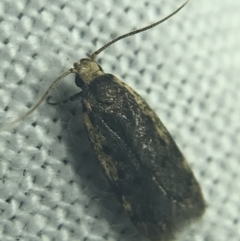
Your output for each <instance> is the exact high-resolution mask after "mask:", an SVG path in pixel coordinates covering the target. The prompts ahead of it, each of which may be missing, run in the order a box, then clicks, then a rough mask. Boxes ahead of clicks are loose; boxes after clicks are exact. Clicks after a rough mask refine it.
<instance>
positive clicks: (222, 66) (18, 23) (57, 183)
mask: <svg viewBox="0 0 240 241" xmlns="http://www.w3.org/2000/svg"><path fill="white" fill-rule="evenodd" d="M182 3H183V1H179V0H178V1H177V0H171V1H166V0H162V1H147V0H146V1H137V2H136V3H135V2H134V4H133V1H117V0H116V1H114V0H106V1H102V2H99V1H96V0H93V1H83V0H82V1H81V0H72V1H66V0H59V1H56V0H55V1H51V2H50V1H46V0H42V1H33V0H28V1H27V0H19V1H11V0H1V2H0V20H1V21H0V69H1V70H0V97H1V98H0V121H1V124H4V123H7V122H9V121H10V120H13V119H14V118H16V117H18V116H19V114H22V113H24V112H26V111H27V110H28V108H29V107H30V106H32V105H33V104H34V103H36V101H37V100H38V98H39V97H40V96H41V94H42V93H43V92H44V91H45V90H46V88H47V87H48V85H49V84H50V83H51V82H52V81H53V80H54V79H55V78H56V77H58V76H59V75H60V74H61V73H62V72H63V71H65V70H67V69H68V68H70V67H71V66H72V64H73V62H76V61H78V60H79V59H80V58H84V57H86V54H89V53H91V52H92V51H94V50H96V49H97V48H99V47H101V46H102V45H103V44H105V43H106V42H108V41H109V40H111V39H112V37H115V36H118V35H120V34H123V33H126V32H128V31H130V30H132V29H134V28H137V27H143V26H145V25H147V24H149V23H151V22H154V21H156V20H158V19H160V18H162V17H165V16H166V15H167V14H169V13H170V12H172V11H173V10H175V9H176V8H177V7H179V6H180V5H181V4H182ZM239 9H240V2H239V1H227V0H222V1H208V0H201V1H197V0H195V1H191V2H190V3H189V4H188V5H187V6H186V7H185V9H183V10H182V11H181V12H180V13H178V14H177V15H176V16H174V17H173V18H172V19H171V20H169V21H167V22H166V23H164V24H163V25H161V26H158V27H156V28H155V29H152V30H150V31H148V32H145V33H141V34H139V35H137V36H133V37H130V38H128V39H125V40H123V41H121V42H119V43H117V44H115V45H114V46H113V47H111V48H109V49H108V50H106V51H105V52H104V53H102V54H101V55H100V56H99V60H100V63H101V66H102V67H103V69H104V70H105V72H106V73H112V74H114V75H116V76H117V77H119V78H120V79H122V80H123V81H125V82H126V83H128V84H129V85H130V86H132V87H133V88H134V89H135V90H136V91H137V92H138V93H139V94H141V95H142V96H143V97H144V98H145V99H146V100H147V102H148V103H149V104H150V105H151V106H152V107H153V109H154V110H156V112H157V113H158V115H159V116H160V117H161V120H162V121H163V123H164V124H165V125H166V127H167V129H168V130H169V131H170V132H171V134H172V135H173V137H174V139H175V140H176V142H177V143H178V145H179V147H180V149H181V150H182V152H183V153H184V155H185V156H186V157H187V159H188V161H189V163H190V165H191V167H192V169H193V171H194V173H195V175H196V177H197V179H198V181H199V182H200V185H201V187H202V190H203V193H204V196H205V199H206V202H207V205H208V208H207V211H206V214H205V215H204V217H203V219H202V220H201V221H199V222H197V223H195V224H194V225H193V226H192V227H189V228H186V230H185V231H184V232H183V233H182V234H181V235H180V236H179V238H178V240H184V241H193V240H194V241H203V240H205V241H215V240H216V241H226V240H233V241H235V240H236V241H237V240H239V237H240V221H239V214H240V205H239V203H240V195H239V193H240V175H239V169H240V158H239V156H240V155H239V143H240V135H239V132H240V121H239V119H240V111H239V99H240V94H239V89H240V81H239V74H240V71H239V66H240V54H239V49H240V31H239V29H240V14H239ZM73 80H74V76H69V77H67V78H66V80H65V81H62V84H60V85H59V86H58V87H57V88H56V89H55V91H53V92H52V94H51V95H52V96H53V99H54V100H57V101H61V100H63V99H66V98H67V97H68V96H70V95H72V94H74V93H77V92H78V91H79V90H78V88H77V87H76V86H75V85H74V81H73ZM80 106H81V105H80V101H75V102H72V103H68V104H66V105H64V106H58V107H54V106H49V105H47V104H46V103H44V104H43V105H42V106H41V107H40V108H39V109H38V110H37V111H35V112H34V113H33V114H32V115H31V116H30V117H28V118H27V119H26V120H24V121H23V122H21V123H20V124H19V125H17V126H16V127H15V128H14V130H12V131H10V132H1V133H0V141H1V144H0V157H1V158H0V237H1V238H0V239H1V240H3V241H12V240H24V241H35V240H36V241H39V240H43V241H48V240H57V241H65V240H71V241H75V240H76V241H77V240H90V241H93V240H124V241H130V240H144V238H142V236H141V235H139V234H138V233H137V230H136V229H135V228H134V226H133V225H132V224H131V222H130V221H129V218H128V216H127V215H125V214H124V213H123V212H122V209H121V207H120V205H119V204H118V201H117V199H116V197H115V195H114V193H112V191H111V188H109V186H108V183H107V182H106V181H105V180H104V177H103V176H102V173H101V171H100V168H99V165H98V163H97V162H96V160H95V159H94V158H93V157H92V156H93V155H92V151H91V149H90V148H89V144H88V143H87V138H86V133H85V132H84V130H83V128H82V123H81V118H80V117H81V111H82V110H81V108H80Z"/></svg>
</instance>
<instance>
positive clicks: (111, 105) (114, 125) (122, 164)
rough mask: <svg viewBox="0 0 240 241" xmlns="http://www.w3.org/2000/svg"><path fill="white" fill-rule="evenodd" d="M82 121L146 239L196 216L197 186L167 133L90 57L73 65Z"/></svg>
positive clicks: (167, 234)
mask: <svg viewBox="0 0 240 241" xmlns="http://www.w3.org/2000/svg"><path fill="white" fill-rule="evenodd" d="M75 69H77V70H78V75H77V77H76V83H77V85H78V86H79V87H81V88H82V92H81V93H82V103H83V107H84V108H83V109H84V123H85V126H86V128H87V130H88V133H89V138H90V141H91V143H92V145H93V147H94V150H95V154H96V156H97V159H98V160H99V162H100V163H101V166H102V167H103V170H104V172H105V174H106V175H107V177H108V180H109V182H110V184H111V185H112V187H113V190H114V192H115V193H116V195H117V197H118V199H119V200H120V202H121V203H122V205H123V207H124V208H125V210H126V211H127V212H128V213H129V215H130V217H131V220H132V222H133V223H134V224H135V225H136V226H137V227H138V228H139V229H140V230H141V231H142V232H143V233H144V234H145V235H146V236H147V237H149V238H150V239H151V240H154V241H155V240H156V241H161V240H169V238H172V237H173V236H174V233H175V232H176V231H177V230H179V229H181V228H182V227H183V226H184V225H185V224H187V223H189V221H191V220H193V219H196V218H198V217H200V216H201V215H202V214H203V211H204V207H205V204H204V201H203V196H202V193H201V190H200V187H199V185H198V183H197V181H196V179H195V178H194V175H193V173H192V171H191V170H190V168H189V166H188V164H187V162H186V160H185V158H184V156H183V155H182V154H181V152H180V151H179V149H178V147H177V145H176V144H175V142H174V140H173V139H172V137H171V135H170V134H169V132H168V131H167V129H166V128H165V127H164V125H163V124H162V122H161V121H160V119H159V118H158V116H157V115H156V114H155V112H154V111H153V110H152V109H151V108H150V107H149V105H148V104H147V103H146V102H145V101H144V100H143V98H142V97H141V96H139V95H138V94H137V93H136V92H135V91H134V90H133V89H131V88H130V87H129V86H128V85H126V84H125V83H123V82H122V81H120V80H119V79H117V78H116V77H115V76H113V75H111V74H105V73H104V72H103V70H102V68H101V67H100V66H99V65H98V64H97V63H96V62H94V61H92V60H91V59H82V60H80V64H75Z"/></svg>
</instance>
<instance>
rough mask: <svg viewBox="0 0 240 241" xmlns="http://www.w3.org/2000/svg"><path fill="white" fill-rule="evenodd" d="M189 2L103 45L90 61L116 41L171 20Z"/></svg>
mask: <svg viewBox="0 0 240 241" xmlns="http://www.w3.org/2000/svg"><path fill="white" fill-rule="evenodd" d="M189 1H190V0H187V1H186V2H185V3H184V4H183V5H181V6H180V7H179V8H178V9H177V10H175V11H174V12H172V13H171V14H169V15H168V16H167V17H165V18H163V19H161V20H159V21H157V22H155V23H152V24H150V25H148V26H146V27H144V28H139V29H137V30H134V31H132V32H130V33H126V34H123V35H121V36H119V37H117V38H115V39H113V40H112V41H110V42H108V43H107V44H105V45H104V46H102V47H101V48H100V49H98V50H97V51H95V52H94V53H93V54H92V55H91V60H93V61H95V60H96V58H97V55H99V54H100V53H101V52H102V51H103V50H105V49H106V48H108V47H109V46H111V45H112V44H114V43H116V42H117V41H119V40H121V39H124V38H127V37H129V36H132V35H135V34H138V33H141V32H144V31H146V30H148V29H150V28H154V27H155V26H157V25H159V24H161V23H163V22H165V21H166V20H167V19H169V18H171V17H172V16H173V15H175V14H176V13H177V12H179V11H180V10H181V9H182V8H184V7H185V5H186V4H187V3H188V2H189Z"/></svg>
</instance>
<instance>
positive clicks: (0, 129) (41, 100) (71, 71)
mask: <svg viewBox="0 0 240 241" xmlns="http://www.w3.org/2000/svg"><path fill="white" fill-rule="evenodd" d="M71 73H77V71H76V70H75V69H74V68H71V69H69V70H68V71H66V72H65V73H63V74H62V75H61V76H59V77H58V78H57V79H55V80H54V81H53V83H52V84H51V85H50V86H49V87H48V89H47V90H46V92H45V93H44V94H43V96H42V97H41V99H40V100H39V101H38V102H37V104H36V105H34V106H33V107H32V108H31V109H30V110H29V111H28V112H27V113H25V114H23V115H21V116H19V117H18V118H17V119H15V120H14V121H12V122H10V123H8V124H6V125H4V126H3V127H1V128H0V131H6V130H9V129H11V128H12V127H13V126H14V125H15V124H16V123H18V122H19V121H21V120H23V119H25V118H26V117H27V116H29V115H30V114H31V113H32V112H33V111H34V110H36V109H37V108H38V106H39V105H41V104H42V102H43V101H44V100H45V99H46V98H47V96H48V95H49V93H50V92H51V90H52V89H53V88H54V86H55V85H56V84H57V83H58V82H59V81H60V80H61V79H63V78H64V77H66V76H67V75H69V74H71Z"/></svg>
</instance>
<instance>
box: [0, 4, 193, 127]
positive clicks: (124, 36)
mask: <svg viewBox="0 0 240 241" xmlns="http://www.w3.org/2000/svg"><path fill="white" fill-rule="evenodd" d="M189 1H190V0H187V1H186V2H185V3H184V4H183V5H182V6H180V7H179V8H178V9H177V10H175V11H174V12H172V13H171V14H169V15H168V16H167V17H165V18H163V19H161V20H159V21H158V22H156V23H153V24H150V25H148V26H146V27H144V28H140V29H137V30H134V31H132V32H130V33H127V34H123V35H121V36H119V37H117V38H115V39H113V40H112V41H111V42H109V43H107V44H106V45H104V46H103V47H101V48H100V49H98V50H97V51H95V52H94V53H93V54H92V55H91V60H93V61H95V59H96V57H97V55H98V54H100V53H101V52H102V51H103V50H105V49H106V48H108V47H109V46H110V45H112V44H114V43H116V42H117V41H119V40H120V39H123V38H127V37H129V36H132V35H134V34H137V33H140V32H143V31H146V30H148V29H150V28H153V27H155V26H157V25H159V24H161V23H163V22H165V21H166V20H167V19H169V18H171V17H172V16H173V15H175V14H176V13H177V12H179V11H180V10H181V9H182V8H183V7H184V6H185V5H186V4H187V3H188V2H189ZM71 73H78V71H77V70H76V69H75V68H71V69H69V70H68V71H66V72H65V73H63V74H62V75H61V76H59V77H58V78H57V79H56V80H54V81H53V83H52V84H51V85H50V86H49V88H48V89H47V90H46V92H45V93H44V94H43V96H42V98H41V99H40V100H39V101H38V102H37V104H36V105H34V106H33V107H32V108H31V109H30V110H29V111H28V112H27V113H25V114H23V115H21V116H19V117H18V118H17V119H15V120H14V121H12V122H10V123H8V124H6V125H4V126H3V127H0V131H4V130H9V129H11V128H12V127H13V126H14V125H15V124H16V123H18V122H19V121H21V120H23V119H25V118H26V117H27V116H29V115H30V114H31V113H32V112H33V111H34V110H36V109H37V108H38V106H39V105H41V103H42V102H43V101H44V100H45V99H46V98H47V96H48V95H49V93H50V92H51V90H52V89H53V88H54V86H55V85H56V84H57V83H58V82H59V81H60V80H61V79H63V78H64V77H66V76H67V75H69V74H71Z"/></svg>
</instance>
